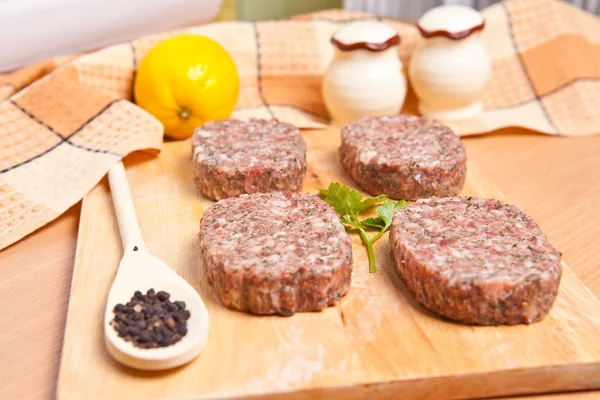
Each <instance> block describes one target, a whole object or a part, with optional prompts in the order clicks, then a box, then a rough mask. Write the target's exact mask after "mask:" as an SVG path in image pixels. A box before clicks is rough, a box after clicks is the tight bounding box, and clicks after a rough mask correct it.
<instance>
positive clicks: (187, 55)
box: [133, 35, 240, 139]
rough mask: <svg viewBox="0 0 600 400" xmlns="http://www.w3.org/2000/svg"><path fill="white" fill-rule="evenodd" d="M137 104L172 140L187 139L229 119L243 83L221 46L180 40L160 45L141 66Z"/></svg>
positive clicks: (199, 40)
mask: <svg viewBox="0 0 600 400" xmlns="http://www.w3.org/2000/svg"><path fill="white" fill-rule="evenodd" d="M133 90H134V95H135V101H136V103H137V104H138V105H139V106H140V107H142V108H143V109H144V110H146V111H148V112H149V113H150V114H152V115H154V116H155V117H156V118H158V120H160V122H162V124H163V126H164V128H165V134H166V135H167V136H169V137H171V138H173V139H185V138H188V137H190V136H191V135H192V133H193V132H194V129H195V128H196V127H198V126H200V125H202V124H204V123H205V122H207V121H214V120H218V119H225V118H228V117H229V116H230V115H231V112H232V111H233V108H234V107H235V104H236V103H237V99H238V95H239V91H240V80H239V77H238V73H237V68H236V66H235V63H234V62H233V60H232V59H231V56H230V55H229V53H227V51H225V49H223V47H221V45H220V44H219V43H217V42H215V41H214V40H212V39H209V38H207V37H205V36H195V35H181V36H176V37H173V38H171V39H167V40H165V41H163V42H161V43H159V44H157V45H156V46H155V47H154V48H152V50H150V52H149V53H148V54H147V55H146V57H145V58H144V59H143V60H142V62H141V64H140V66H139V68H138V71H137V75H136V78H135V83H134V89H133Z"/></svg>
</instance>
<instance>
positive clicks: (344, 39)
mask: <svg viewBox="0 0 600 400" xmlns="http://www.w3.org/2000/svg"><path fill="white" fill-rule="evenodd" d="M331 43H333V44H334V45H335V46H337V47H338V48H339V49H340V50H342V51H352V50H358V49H364V50H369V51H384V50H387V49H388V48H390V47H391V46H395V45H398V44H400V35H398V32H396V31H395V30H394V29H392V28H391V27H389V26H387V25H386V24H383V23H381V22H379V21H374V20H364V21H354V22H350V23H348V24H346V25H344V26H343V27H342V28H340V29H339V30H338V31H336V32H335V33H334V34H333V36H332V37H331Z"/></svg>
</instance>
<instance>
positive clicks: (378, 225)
mask: <svg viewBox="0 0 600 400" xmlns="http://www.w3.org/2000/svg"><path fill="white" fill-rule="evenodd" d="M360 223H361V224H362V225H363V226H365V227H368V228H375V229H383V228H385V221H384V220H382V219H381V218H380V217H375V218H367V219H364V220H362V221H360Z"/></svg>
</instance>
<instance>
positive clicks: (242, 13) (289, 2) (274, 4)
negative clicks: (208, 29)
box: [218, 0, 343, 21]
mask: <svg viewBox="0 0 600 400" xmlns="http://www.w3.org/2000/svg"><path fill="white" fill-rule="evenodd" d="M342 3H343V0H224V1H223V6H222V8H221V13H220V14H219V17H218V20H219V21H231V20H238V21H258V20H264V19H278V18H286V17H291V16H292V15H297V14H305V13H309V12H313V11H320V10H327V9H331V8H342Z"/></svg>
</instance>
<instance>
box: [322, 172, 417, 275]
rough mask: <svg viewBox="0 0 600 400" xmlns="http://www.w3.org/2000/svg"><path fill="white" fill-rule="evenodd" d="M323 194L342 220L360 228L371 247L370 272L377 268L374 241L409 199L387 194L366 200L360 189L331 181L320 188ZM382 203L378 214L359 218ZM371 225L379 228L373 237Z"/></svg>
mask: <svg viewBox="0 0 600 400" xmlns="http://www.w3.org/2000/svg"><path fill="white" fill-rule="evenodd" d="M319 194H320V195H321V198H323V200H325V201H326V202H327V203H329V205H330V206H331V207H333V209H334V210H335V211H336V212H337V213H338V214H339V215H340V218H341V220H342V223H344V224H345V225H346V226H350V227H352V228H354V229H356V230H357V231H358V234H359V235H360V238H361V239H362V241H363V243H364V245H365V246H366V247H367V254H368V255H369V272H371V273H374V272H376V271H377V266H376V265H375V253H374V251H373V244H374V243H375V242H376V241H377V240H379V238H381V236H383V234H384V233H385V232H387V231H388V230H389V229H390V226H391V225H392V217H393V216H394V211H396V210H398V209H400V208H402V207H404V206H405V205H406V204H408V201H405V200H399V201H393V200H390V199H389V198H388V197H387V196H386V195H384V194H380V195H379V196H377V197H373V198H369V199H365V200H363V199H362V194H361V193H360V192H359V191H357V190H354V189H350V188H347V187H346V186H342V185H340V184H339V183H337V182H333V183H331V184H330V185H329V188H327V189H319ZM382 203H383V204H382ZM378 204H379V206H378V207H377V208H375V211H376V212H377V217H374V218H367V219H363V220H360V219H359V214H361V213H363V212H364V211H367V210H369V209H371V208H372V207H374V206H377V205H378ZM369 229H375V230H378V231H379V232H378V233H377V234H376V235H375V236H373V237H372V238H370V237H369V235H367V230H369Z"/></svg>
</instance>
